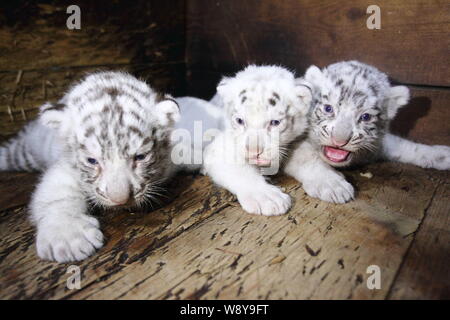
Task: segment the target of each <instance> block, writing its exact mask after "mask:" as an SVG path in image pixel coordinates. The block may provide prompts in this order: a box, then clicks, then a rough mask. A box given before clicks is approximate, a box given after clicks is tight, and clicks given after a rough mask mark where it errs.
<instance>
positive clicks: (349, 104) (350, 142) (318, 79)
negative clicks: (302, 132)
mask: <svg viewBox="0 0 450 320" xmlns="http://www.w3.org/2000/svg"><path fill="white" fill-rule="evenodd" d="M305 80H307V81H308V82H310V83H311V84H312V86H313V96H314V97H313V104H312V110H311V113H310V125H311V127H310V131H309V135H308V138H307V140H306V141H304V142H303V143H301V144H300V146H299V147H298V148H297V149H296V150H295V152H294V153H293V155H292V157H291V158H290V160H289V162H288V164H287V165H286V170H285V171H286V172H287V173H288V174H289V175H291V176H293V177H295V178H296V179H297V180H299V181H301V182H302V183H303V188H304V189H305V191H306V192H307V193H308V195H310V196H312V197H316V198H320V199H322V200H325V201H330V202H335V203H344V202H347V201H349V200H351V199H353V198H354V189H353V186H352V185H351V184H350V183H348V182H347V181H346V180H345V178H344V176H343V175H342V174H341V173H340V172H338V171H336V170H335V169H333V167H336V168H339V167H347V166H350V165H354V164H360V163H367V162H371V161H374V160H377V159H380V158H382V159H388V160H393V161H399V162H405V163H411V164H415V165H417V166H420V167H424V168H436V169H440V170H448V169H450V147H447V146H427V145H424V144H419V143H414V142H412V141H408V140H406V139H403V138H400V137H397V136H394V135H392V134H390V133H389V122H390V120H391V119H393V118H394V117H395V115H396V113H397V111H398V109H399V108H400V107H402V106H404V105H405V104H407V102H408V100H409V90H408V88H407V87H405V86H391V85H390V83H389V81H388V78H387V76H386V75H385V74H384V73H382V72H380V71H379V70H377V69H376V68H374V67H372V66H369V65H366V64H363V63H360V62H357V61H348V62H339V63H335V64H332V65H330V66H328V67H326V68H324V69H323V70H320V69H319V68H317V67H315V66H311V67H310V68H309V69H308V70H307V71H306V74H305Z"/></svg>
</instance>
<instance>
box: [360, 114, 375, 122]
mask: <svg viewBox="0 0 450 320" xmlns="http://www.w3.org/2000/svg"><path fill="white" fill-rule="evenodd" d="M360 119H361V120H362V121H369V120H370V119H372V115H370V114H368V113H363V114H362V115H361V117H360Z"/></svg>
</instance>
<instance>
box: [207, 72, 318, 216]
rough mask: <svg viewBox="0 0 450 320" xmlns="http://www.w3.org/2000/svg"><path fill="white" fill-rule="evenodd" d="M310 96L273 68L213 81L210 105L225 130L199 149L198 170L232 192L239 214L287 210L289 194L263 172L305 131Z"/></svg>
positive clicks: (288, 75) (299, 83)
mask: <svg viewBox="0 0 450 320" xmlns="http://www.w3.org/2000/svg"><path fill="white" fill-rule="evenodd" d="M311 98H312V97H311V91H310V89H309V87H308V84H307V83H306V82H305V81H304V80H302V79H295V77H294V74H293V73H292V72H290V71H288V70H286V69H284V68H282V67H278V66H255V65H251V66H248V67H247V68H245V69H244V70H243V71H240V72H238V73H237V74H236V75H235V76H234V77H232V78H223V79H222V81H221V82H220V83H219V85H218V87H217V95H216V96H215V97H214V98H213V99H212V101H211V102H212V103H214V104H217V105H220V106H222V107H223V109H224V117H225V121H224V122H225V128H224V130H223V132H221V133H220V134H219V135H218V136H217V137H216V138H215V140H214V141H213V142H212V143H211V144H210V145H208V146H207V147H206V149H205V155H204V172H205V173H206V174H207V175H209V176H210V177H211V178H212V180H213V181H214V182H215V183H217V184H218V185H220V186H222V187H224V188H225V189H227V190H229V191H230V192H231V193H233V194H235V195H236V197H237V199H238V201H239V203H240V204H241V206H242V208H243V209H244V210H245V211H247V212H249V213H253V214H261V215H279V214H284V213H286V212H287V211H288V210H289V208H290V206H291V199H290V197H289V195H287V194H285V193H284V192H282V191H281V190H280V188H278V187H276V186H273V185H271V184H269V183H268V182H266V180H265V178H264V176H263V174H264V173H268V171H267V168H272V169H275V171H276V170H277V169H278V167H277V164H278V163H279V165H280V166H281V162H282V160H280V158H282V157H283V156H284V155H286V154H287V149H288V147H289V144H290V143H291V142H292V141H294V140H295V139H296V138H297V137H299V136H301V135H302V134H303V133H304V132H305V130H306V128H307V112H308V109H309V105H310V102H311ZM264 169H266V170H264ZM272 173H275V172H272Z"/></svg>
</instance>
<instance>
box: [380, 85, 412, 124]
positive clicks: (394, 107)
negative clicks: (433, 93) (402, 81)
mask: <svg viewBox="0 0 450 320" xmlns="http://www.w3.org/2000/svg"><path fill="white" fill-rule="evenodd" d="M409 97H410V95H409V89H408V88H407V87H405V86H395V87H390V88H389V91H388V94H387V95H386V98H385V100H384V104H385V106H386V112H387V116H388V119H393V118H394V117H395V115H396V114H397V112H398V110H399V109H400V108H401V107H402V106H404V105H405V104H407V103H408V101H409Z"/></svg>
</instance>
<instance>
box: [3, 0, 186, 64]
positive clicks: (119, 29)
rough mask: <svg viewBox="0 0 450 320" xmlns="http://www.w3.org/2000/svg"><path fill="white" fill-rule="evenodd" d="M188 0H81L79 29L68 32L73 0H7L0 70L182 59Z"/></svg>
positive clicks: (5, 2) (4, 11) (179, 60)
mask: <svg viewBox="0 0 450 320" xmlns="http://www.w3.org/2000/svg"><path fill="white" fill-rule="evenodd" d="M184 2H185V1H184V0H174V1H170V2H161V1H155V0H153V1H146V0H138V1H134V2H133V5H130V3H129V2H127V1H113V2H111V1H107V0H100V1H89V0H79V1H77V2H76V5H78V6H79V7H80V10H81V29H79V30H77V29H75V30H69V29H68V28H67V26H66V20H67V18H68V17H69V14H67V13H66V9H67V7H68V6H69V5H72V4H74V3H73V1H68V0H64V1H42V0H39V1H30V0H19V1H3V2H2V3H1V4H0V25H1V28H0V52H1V55H0V71H4V70H13V71H15V70H42V69H54V68H61V67H73V66H96V65H116V64H117V65H120V64H130V63H144V62H147V63H149V62H151V63H154V64H155V63H167V62H173V61H178V62H183V61H184V47H185V44H184V40H185V32H184V24H185V15H184Z"/></svg>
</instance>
